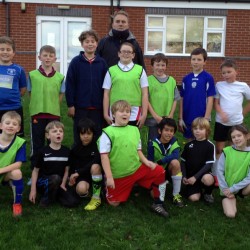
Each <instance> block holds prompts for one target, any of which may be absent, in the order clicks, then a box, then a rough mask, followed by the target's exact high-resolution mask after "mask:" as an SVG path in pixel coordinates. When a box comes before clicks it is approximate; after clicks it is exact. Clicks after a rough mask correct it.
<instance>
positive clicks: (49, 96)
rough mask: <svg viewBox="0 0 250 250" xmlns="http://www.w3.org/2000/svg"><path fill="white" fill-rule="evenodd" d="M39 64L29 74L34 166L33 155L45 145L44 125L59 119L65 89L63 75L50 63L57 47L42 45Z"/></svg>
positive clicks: (32, 163) (54, 58) (54, 60)
mask: <svg viewBox="0 0 250 250" xmlns="http://www.w3.org/2000/svg"><path fill="white" fill-rule="evenodd" d="M38 58H39V60H40V61H41V65H40V66H39V68H38V69H36V70H33V71H31V72H30V73H29V81H28V91H29V93H30V105H29V110H30V116H31V168H32V169H33V168H34V163H35V157H36V154H37V153H38V152H39V151H40V150H41V149H42V148H43V147H44V145H45V137H44V134H45V127H46V126H47V125H48V123H49V122H51V121H54V120H60V103H61V101H62V98H63V94H64V92H65V84H64V76H63V75H62V74H61V73H59V72H57V71H56V70H55V69H54V67H53V65H54V63H55V62H56V50H55V48H54V47H52V46H50V45H44V46H42V47H41V49H40V52H39V56H38Z"/></svg>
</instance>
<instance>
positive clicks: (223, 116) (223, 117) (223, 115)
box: [220, 112, 228, 122]
mask: <svg viewBox="0 0 250 250" xmlns="http://www.w3.org/2000/svg"><path fill="white" fill-rule="evenodd" d="M220 117H221V120H222V121H223V122H227V121H228V115H227V113H225V112H221V113H220Z"/></svg>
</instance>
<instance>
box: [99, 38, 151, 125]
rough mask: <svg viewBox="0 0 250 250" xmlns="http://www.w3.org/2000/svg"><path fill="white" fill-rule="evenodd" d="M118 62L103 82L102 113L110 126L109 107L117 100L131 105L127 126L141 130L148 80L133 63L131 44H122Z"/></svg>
mask: <svg viewBox="0 0 250 250" xmlns="http://www.w3.org/2000/svg"><path fill="white" fill-rule="evenodd" d="M118 56H119V58H120V61H119V62H118V64H117V65H114V66H112V67H110V68H109V70H108V72H107V74H106V76H105V79H104V82H103V88H104V97H103V113H104V118H105V120H106V121H107V123H108V124H109V125H110V124H112V119H113V118H112V114H111V112H110V107H111V106H112V104H113V103H114V102H116V101H118V100H126V101H128V103H129V104H130V105H131V109H132V110H131V116H130V118H129V125H134V126H138V127H139V128H141V127H142V126H143V124H144V122H145V119H146V117H147V113H148V80H147V75H146V72H145V70H144V69H143V67H142V66H140V65H138V64H134V63H133V58H134V57H135V50H134V47H133V45H132V44H131V43H129V42H124V43H123V44H122V45H121V46H120V50H119V52H118Z"/></svg>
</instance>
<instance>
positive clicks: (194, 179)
mask: <svg viewBox="0 0 250 250" xmlns="http://www.w3.org/2000/svg"><path fill="white" fill-rule="evenodd" d="M195 182H196V178H195V177H194V176H192V177H190V178H189V179H188V183H189V184H190V185H194V183H195Z"/></svg>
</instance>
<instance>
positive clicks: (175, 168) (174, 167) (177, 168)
mask: <svg viewBox="0 0 250 250" xmlns="http://www.w3.org/2000/svg"><path fill="white" fill-rule="evenodd" d="M170 171H171V172H172V174H178V173H179V172H181V164H180V162H179V161H178V160H177V159H175V160H172V161H171V163H170Z"/></svg>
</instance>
